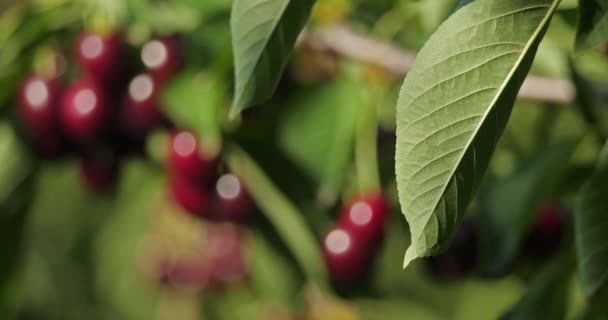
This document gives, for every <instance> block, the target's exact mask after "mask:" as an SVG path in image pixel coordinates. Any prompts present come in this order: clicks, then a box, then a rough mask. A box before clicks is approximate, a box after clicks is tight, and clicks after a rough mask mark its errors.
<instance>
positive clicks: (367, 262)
mask: <svg viewBox="0 0 608 320" xmlns="http://www.w3.org/2000/svg"><path fill="white" fill-rule="evenodd" d="M321 245H322V251H323V256H324V258H325V263H326V266H327V270H328V272H329V275H330V278H331V280H332V282H334V283H335V284H336V285H339V286H354V285H357V284H358V283H361V282H364V281H365V279H366V277H367V275H368V273H369V269H370V266H371V261H372V259H373V252H372V250H371V248H370V246H369V244H368V243H365V242H364V241H361V239H358V238H357V237H356V236H355V235H354V234H353V233H352V232H351V231H350V230H348V229H346V228H343V227H340V226H338V227H334V228H332V229H330V230H329V232H327V233H326V234H325V236H324V237H323V242H322V244H321Z"/></svg>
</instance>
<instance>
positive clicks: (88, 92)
mask: <svg viewBox="0 0 608 320" xmlns="http://www.w3.org/2000/svg"><path fill="white" fill-rule="evenodd" d="M109 108H110V107H109V105H108V98H107V97H106V96H105V94H104V92H103V90H102V89H101V88H100V87H98V86H97V85H96V84H95V83H93V82H91V81H87V80H84V81H80V82H77V83H75V84H72V85H71V86H70V87H68V88H67V90H66V91H65V93H64V94H63V97H62V100H61V105H60V110H59V119H60V123H61V129H62V130H63V132H64V133H65V135H66V136H67V137H68V138H69V139H71V140H72V141H74V142H77V143H87V142H91V141H95V140H99V138H100V136H101V135H102V134H103V133H104V131H105V130H106V129H107V126H108V116H109V111H110V110H109Z"/></svg>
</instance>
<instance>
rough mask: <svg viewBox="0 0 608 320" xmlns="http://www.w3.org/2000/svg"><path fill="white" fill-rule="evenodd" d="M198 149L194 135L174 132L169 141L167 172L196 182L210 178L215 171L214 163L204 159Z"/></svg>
mask: <svg viewBox="0 0 608 320" xmlns="http://www.w3.org/2000/svg"><path fill="white" fill-rule="evenodd" d="M200 149H201V148H200V145H199V141H198V137H197V136H196V135H194V133H192V132H191V131H187V130H181V131H177V132H175V133H174V134H173V135H172V136H171V141H170V148H169V170H170V171H171V172H172V173H173V174H175V175H180V176H183V177H186V178H188V179H191V180H193V181H197V182H202V181H205V180H207V179H208V178H210V177H211V175H212V174H213V172H214V169H215V164H214V161H213V160H212V159H206V158H205V155H204V153H203V152H202V150H200Z"/></svg>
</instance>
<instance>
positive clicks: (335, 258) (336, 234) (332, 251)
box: [322, 195, 389, 286]
mask: <svg viewBox="0 0 608 320" xmlns="http://www.w3.org/2000/svg"><path fill="white" fill-rule="evenodd" d="M388 211H389V207H388V204H387V202H386V200H385V199H384V198H383V197H382V196H381V195H369V196H363V197H357V198H354V199H352V200H351V201H350V202H348V203H347V204H346V205H345V206H344V207H343V208H342V211H341V213H340V217H339V220H338V223H337V225H335V226H334V227H332V228H330V229H329V231H328V232H327V233H326V234H325V236H324V237H323V240H322V248H323V255H324V258H325V262H326V265H327V270H328V272H329V275H330V278H331V280H332V282H334V284H335V285H337V286H354V285H356V284H358V283H363V282H364V281H365V279H366V278H367V276H368V275H369V271H370V269H371V266H372V262H373V260H374V257H375V256H376V253H377V251H378V249H379V248H380V245H381V244H382V239H383V238H384V232H385V230H384V229H385V224H386V220H387V218H388Z"/></svg>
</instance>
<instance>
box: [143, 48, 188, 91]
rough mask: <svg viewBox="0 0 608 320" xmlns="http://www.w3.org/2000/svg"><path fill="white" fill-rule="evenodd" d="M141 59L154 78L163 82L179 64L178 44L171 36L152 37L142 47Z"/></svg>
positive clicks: (174, 71) (177, 68) (173, 73)
mask: <svg viewBox="0 0 608 320" xmlns="http://www.w3.org/2000/svg"><path fill="white" fill-rule="evenodd" d="M141 60H142V61H143V63H144V65H145V66H146V68H147V69H148V70H149V72H150V73H151V74H152V75H153V76H154V78H155V79H156V80H157V81H158V82H159V83H164V82H165V81H167V80H168V79H170V78H171V77H172V76H174V75H175V74H176V73H177V71H178V70H179V67H180V65H181V54H180V49H179V44H178V43H177V41H176V40H175V39H173V38H159V39H152V40H150V41H148V42H147V43H146V44H144V46H143V47H142V49H141Z"/></svg>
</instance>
